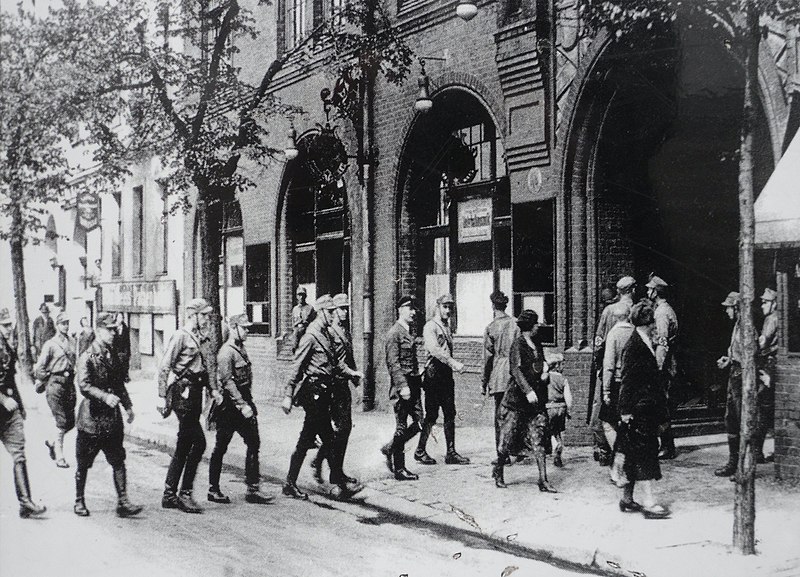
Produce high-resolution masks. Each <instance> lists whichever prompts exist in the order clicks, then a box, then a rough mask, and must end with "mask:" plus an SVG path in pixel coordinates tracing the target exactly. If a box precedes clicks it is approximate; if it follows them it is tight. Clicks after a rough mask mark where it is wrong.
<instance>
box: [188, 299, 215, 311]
mask: <svg viewBox="0 0 800 577" xmlns="http://www.w3.org/2000/svg"><path fill="white" fill-rule="evenodd" d="M212 310H214V309H213V308H212V306H211V305H210V304H208V301H207V300H206V299H204V298H196V299H192V300H190V301H189V302H188V304H187V305H186V312H187V313H188V312H192V313H198V314H208V313H210V312H211V311H212Z"/></svg>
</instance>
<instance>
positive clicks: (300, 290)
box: [294, 286, 308, 296]
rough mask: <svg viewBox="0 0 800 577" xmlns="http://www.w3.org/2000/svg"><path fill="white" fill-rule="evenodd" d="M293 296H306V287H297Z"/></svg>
mask: <svg viewBox="0 0 800 577" xmlns="http://www.w3.org/2000/svg"><path fill="white" fill-rule="evenodd" d="M294 294H296V295H306V296H307V295H308V291H306V287H302V286H299V287H297V290H296V291H295V293H294Z"/></svg>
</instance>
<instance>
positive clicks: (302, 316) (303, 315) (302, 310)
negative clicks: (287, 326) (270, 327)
mask: <svg viewBox="0 0 800 577" xmlns="http://www.w3.org/2000/svg"><path fill="white" fill-rule="evenodd" d="M313 311H314V307H312V306H311V305H310V304H308V303H306V304H304V305H294V307H293V308H292V327H293V328H295V329H296V328H297V327H298V325H301V324H304V325H307V324H308V317H310V316H311V313H312V312H313Z"/></svg>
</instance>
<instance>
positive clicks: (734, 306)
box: [714, 291, 744, 477]
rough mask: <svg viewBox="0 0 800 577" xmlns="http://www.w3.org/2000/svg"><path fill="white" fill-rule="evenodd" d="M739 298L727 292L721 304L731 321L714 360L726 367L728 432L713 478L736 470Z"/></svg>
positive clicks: (739, 407)
mask: <svg viewBox="0 0 800 577" xmlns="http://www.w3.org/2000/svg"><path fill="white" fill-rule="evenodd" d="M740 300H741V297H740V295H739V293H738V292H736V291H731V292H729V293H728V296H727V297H725V300H724V301H722V306H723V307H725V313H726V314H727V315H728V318H729V319H730V320H732V321H733V322H734V324H733V331H732V332H731V341H730V345H729V346H728V351H727V353H726V354H725V355H723V356H721V357H720V358H719V359H717V368H719V369H720V370H724V369H729V370H730V373H729V374H728V392H727V396H726V403H725V430H726V432H727V433H728V462H727V463H726V464H725V465H724V466H722V467H720V468H718V469H716V470H714V474H715V475H716V476H717V477H730V476H731V475H733V474H734V473H736V468H737V466H738V464H739V424H740V421H741V417H742V356H743V353H744V339H743V336H742V331H741V328H740V326H739V302H740Z"/></svg>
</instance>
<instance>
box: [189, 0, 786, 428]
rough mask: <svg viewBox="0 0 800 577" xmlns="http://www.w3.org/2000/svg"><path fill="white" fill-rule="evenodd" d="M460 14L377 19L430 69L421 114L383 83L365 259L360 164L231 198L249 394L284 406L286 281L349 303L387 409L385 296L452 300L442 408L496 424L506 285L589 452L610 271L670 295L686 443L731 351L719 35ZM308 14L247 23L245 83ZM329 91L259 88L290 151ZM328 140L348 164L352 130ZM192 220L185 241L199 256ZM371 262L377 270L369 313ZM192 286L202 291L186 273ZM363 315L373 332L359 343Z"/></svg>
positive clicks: (502, 11)
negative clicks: (492, 364)
mask: <svg viewBox="0 0 800 577" xmlns="http://www.w3.org/2000/svg"><path fill="white" fill-rule="evenodd" d="M455 4H456V3H454V2H446V1H436V0H434V1H431V2H399V3H397V4H390V5H389V6H388V9H389V11H390V14H391V16H392V18H394V20H395V22H396V24H397V25H398V27H399V28H400V29H401V30H402V32H403V34H404V35H405V38H406V40H407V42H408V43H409V45H410V46H411V48H412V49H413V50H414V52H415V54H416V55H417V56H418V57H429V61H428V62H427V65H426V68H427V73H428V76H429V78H430V87H431V98H432V100H433V109H432V110H431V111H430V112H428V113H427V114H425V115H422V114H420V113H417V112H415V110H414V106H413V105H414V101H415V98H416V96H417V87H416V83H415V82H414V81H413V80H414V79H413V75H415V74H416V73H417V72H418V67H417V65H416V64H415V68H414V72H413V73H412V78H411V79H409V81H407V82H406V83H405V84H403V85H402V86H400V87H395V86H392V85H388V84H386V83H385V82H382V81H379V82H378V83H377V86H376V90H375V100H374V111H375V136H374V139H375V141H374V144H375V146H376V148H377V150H378V151H379V156H378V163H377V166H376V167H373V170H372V175H373V176H374V191H375V193H374V197H373V198H371V199H370V206H371V228H372V231H373V234H372V238H371V239H369V240H370V241H371V243H370V244H369V245H368V246H369V247H370V249H371V250H370V251H368V252H365V251H364V250H361V249H362V246H364V245H365V242H364V241H365V239H364V235H363V231H364V223H363V222H362V215H363V211H362V207H363V204H362V201H363V199H362V189H361V186H360V185H359V182H358V179H357V178H356V170H355V167H351V168H350V169H349V170H348V171H347V172H346V173H345V174H344V176H343V177H342V178H341V179H340V180H339V181H338V182H336V183H334V184H333V185H332V186H331V187H329V188H328V190H327V192H325V195H326V196H325V198H321V197H319V196H314V195H315V194H317V195H319V192H313V191H312V190H311V189H313V186H310V185H309V183H308V180H307V179H308V174H307V171H305V170H304V169H303V168H302V162H303V159H302V156H301V157H300V158H298V159H297V160H292V161H288V162H286V163H283V162H274V163H273V164H272V165H270V166H269V167H267V168H266V169H258V171H257V172H254V173H253V174H252V177H253V180H254V181H255V182H256V183H257V185H256V186H255V187H254V188H252V189H251V190H248V191H245V192H243V193H240V194H239V195H238V207H239V209H240V211H241V225H240V228H239V229H238V230H237V231H234V232H235V233H236V234H239V235H241V238H242V239H243V240H242V250H241V254H242V262H241V264H238V261H237V264H236V265H235V266H241V270H242V277H241V278H240V279H239V280H240V281H241V285H240V286H241V288H242V296H241V304H243V305H244V307H245V309H246V311H247V313H248V314H249V315H250V316H251V318H253V320H254V321H256V323H257V324H256V327H257V328H256V333H257V334H256V335H254V337H252V339H251V341H250V342H249V347H250V349H251V351H252V357H253V361H254V364H255V367H256V374H260V375H263V377H262V378H261V379H256V380H257V381H259V382H260V385H259V384H258V383H257V386H260V387H261V389H260V393H261V394H262V396H273V395H278V394H280V391H281V387H282V384H283V382H284V375H285V372H286V370H287V369H288V363H289V361H290V354H289V351H288V350H287V348H288V347H286V346H284V343H285V342H286V338H285V337H286V335H287V333H288V332H289V331H290V329H291V322H290V314H291V307H292V304H293V302H292V299H293V295H294V291H295V288H296V286H297V285H301V284H302V285H304V286H306V287H307V288H308V289H309V294H310V296H313V295H314V294H321V292H339V291H341V290H345V291H347V292H349V294H350V295H351V301H352V312H351V325H352V332H353V335H354V343H355V349H356V358H357V359H361V358H362V352H363V351H364V350H365V345H364V338H362V335H364V334H365V333H366V338H367V339H371V342H370V343H368V344H369V345H371V348H372V351H373V352H372V356H371V361H372V362H373V364H374V387H375V403H376V405H377V407H378V408H381V409H385V408H386V407H387V406H388V399H387V396H388V395H387V391H388V375H387V373H386V368H385V365H384V362H383V335H384V334H385V333H386V331H387V330H388V328H389V327H390V326H391V324H392V322H393V321H394V319H395V310H394V303H395V302H396V299H397V298H398V296H399V295H400V294H402V293H405V292H412V293H415V294H417V296H418V297H419V298H420V300H421V301H423V302H425V303H426V309H428V310H426V313H429V312H430V311H429V309H430V304H431V301H432V299H435V296H436V295H437V294H438V293H441V292H445V291H447V292H452V293H453V294H454V297H455V299H456V302H457V305H458V311H457V313H458V318H457V319H456V330H455V334H456V338H455V355H456V356H457V357H458V358H460V359H461V360H463V361H464V362H465V364H466V365H467V371H466V373H465V374H464V375H462V376H460V377H458V378H457V389H458V391H457V406H458V408H459V412H460V414H461V417H462V419H463V421H466V422H478V421H480V422H489V421H490V420H491V418H492V416H491V414H492V412H491V410H490V409H487V408H486V407H485V405H484V403H483V399H482V397H481V396H480V372H481V363H482V359H481V351H482V338H481V334H482V329H481V328H480V327H481V326H482V324H483V323H484V322H485V321H487V320H488V319H490V318H491V310H490V305H489V301H488V295H489V293H490V292H491V290H492V289H493V288H501V289H503V290H505V291H506V292H507V293H509V294H512V295H513V299H512V306H513V313H514V314H518V313H519V312H520V310H521V309H522V308H523V307H524V308H535V309H538V310H539V312H540V316H541V317H542V319H543V323H544V324H545V325H546V340H547V344H548V347H549V348H552V349H554V350H558V351H563V352H564V353H565V356H566V369H565V372H566V373H567V376H568V377H569V378H570V382H571V383H572V385H573V390H574V392H575V398H576V406H575V408H574V410H573V419H572V421H571V425H570V427H569V428H568V439H569V440H570V441H572V442H576V441H578V442H579V441H584V440H587V439H588V435H587V431H586V428H585V427H584V426H583V422H584V419H585V412H586V404H587V403H586V396H587V388H588V381H589V379H588V375H589V372H590V371H589V367H590V361H591V353H592V350H591V343H592V341H593V335H594V325H595V319H596V318H597V316H598V315H599V313H600V304H599V299H598V296H599V292H600V290H601V289H602V287H603V286H605V285H607V284H609V283H613V282H614V281H615V280H616V279H617V278H618V277H620V276H622V275H624V274H633V275H634V276H636V277H637V278H638V279H646V278H647V275H648V273H651V272H656V273H657V274H659V275H660V276H663V277H664V278H666V279H667V280H668V282H670V284H671V285H674V289H675V290H674V292H673V295H672V296H671V301H672V302H673V306H674V307H675V308H676V310H677V312H678V315H679V317H680V318H681V319H683V320H684V323H683V327H685V329H682V338H683V347H682V352H681V357H680V360H681V362H682V364H683V366H684V368H685V369H684V371H683V373H682V374H683V375H684V376H683V380H682V387H683V389H682V392H681V394H682V397H683V399H682V400H683V401H684V403H683V404H684V407H683V409H682V413H681V415H680V420H681V421H682V422H683V423H684V425H685V428H686V429H687V430H695V431H697V430H702V429H703V428H704V427H705V428H709V427H711V428H713V426H714V423H715V422H718V419H719V416H720V415H721V412H722V408H723V407H722V405H723V401H724V383H725V376H724V375H721V374H719V373H718V372H716V371H715V369H714V368H713V360H714V359H716V358H717V357H718V356H719V355H720V354H721V352H722V351H723V350H724V349H725V346H726V343H725V341H726V339H727V338H728V337H729V335H730V332H729V331H730V327H729V326H727V325H726V322H725V319H724V315H723V314H722V312H723V311H722V310H721V307H720V306H719V302H720V301H721V300H722V298H724V295H725V294H726V293H727V292H728V291H729V290H732V289H733V288H735V286H736V278H737V277H736V275H737V269H736V266H737V265H736V262H737V260H736V250H737V232H738V221H737V219H736V211H737V204H736V203H737V201H736V163H735V161H734V162H731V159H732V158H734V157H733V156H732V152H733V151H734V150H735V149H736V147H737V146H738V140H737V139H738V130H739V124H738V120H737V118H739V116H738V115H739V114H740V110H741V106H740V102H741V87H742V86H743V71H742V68H741V65H740V64H739V62H738V61H737V56H736V54H732V53H730V51H728V50H727V49H726V48H725V46H726V44H725V42H724V40H725V39H724V38H712V37H700V36H698V34H696V33H695V32H692V27H691V26H688V25H687V24H686V23H684V22H679V23H678V24H676V25H675V28H674V29H673V30H671V31H667V32H665V33H664V34H662V35H660V36H657V37H653V38H638V39H634V40H632V41H631V43H630V44H623V43H618V42H614V41H612V39H610V38H607V37H605V36H603V35H602V34H600V35H598V36H597V37H596V38H583V37H581V36H580V35H578V34H576V27H575V23H576V18H577V14H574V13H571V12H570V10H571V9H563V10H560V11H557V10H556V8H555V4H554V3H553V2H549V1H546V0H540V1H537V2H533V3H529V4H524V5H523V7H520V6H519V3H515V2H513V1H512V0H505V1H500V2H479V12H478V15H477V16H476V17H475V18H474V19H473V20H471V21H469V22H463V21H461V20H460V19H459V18H457V17H456V15H455ZM300 6H305V8H302V10H306V12H303V13H302V14H301V13H300V12H298V11H299V10H301V8H299V7H300ZM303 14H306V15H305V16H303ZM319 14H324V10H322V9H321V8H319V7H317V4H316V3H314V2H311V1H310V0H309V1H307V2H303V0H287V2H278V3H276V4H275V5H272V6H267V7H264V8H263V10H261V9H260V12H259V19H261V20H260V21H261V22H267V24H265V25H263V26H261V28H262V29H263V30H265V31H266V33H265V36H264V37H262V38H260V39H259V43H258V46H252V47H245V48H243V54H245V56H246V55H247V54H248V53H251V54H252V55H253V58H247V57H243V58H242V61H243V62H247V65H246V70H245V73H254V72H257V70H258V68H259V66H258V63H260V65H261V67H262V69H263V68H266V66H268V65H269V62H271V61H272V59H273V58H274V57H275V55H276V54H277V53H279V52H281V51H283V50H285V49H286V48H287V46H291V43H292V41H293V40H292V39H293V38H294V37H295V35H296V34H297V33H298V30H299V31H300V32H301V33H302V30H304V29H305V30H308V29H309V28H308V27H307V24H308V22H310V21H311V19H312V17H316V16H314V15H319ZM270 21H271V22H275V23H276V25H277V26H276V28H275V29H270V27H269V22H270ZM304 26H305V28H304ZM273 31H274V32H275V34H274V37H273V36H271V32H273ZM791 41H792V40H791V39H790V38H788V37H787V36H786V35H785V34H783V32H782V31H781V30H778V31H777V32H776V33H775V34H774V35H772V36H770V39H769V41H768V42H766V43H765V46H766V47H767V50H764V51H763V52H762V57H761V61H762V62H761V64H762V66H761V77H762V85H761V104H762V106H761V107H760V110H759V122H758V127H759V128H758V131H757V139H758V142H759V149H760V151H761V154H760V156H759V158H758V159H757V175H756V177H757V180H759V179H760V180H759V182H760V183H761V184H763V182H764V181H765V180H766V175H768V174H769V172H770V171H771V170H772V167H773V166H774V163H775V159H776V158H778V157H779V156H780V142H781V141H782V139H783V138H784V133H785V131H786V122H787V118H788V114H789V111H788V93H789V89H788V88H787V82H788V81H787V70H788V69H789V68H790V64H791V65H792V66H793V65H794V64H793V61H791V62H789V61H788V60H787V59H791V58H793V56H791V54H790V53H791V51H786V50H782V49H781V46H782V45H781V42H783V43H784V45H785V44H787V43H789V42H791ZM652 54H659V55H663V58H661V57H660V58H652V57H650V56H648V55H652ZM773 55H778V56H773ZM430 57H435V58H436V60H434V59H433V58H430ZM438 59H442V60H438ZM334 81H335V76H334V75H333V74H332V73H331V72H329V71H326V70H324V68H323V66H322V63H321V61H316V60H314V59H313V58H312V59H311V61H310V62H308V61H307V62H304V64H303V66H297V65H292V64H291V63H290V64H289V65H288V66H286V67H285V68H284V70H282V71H281V73H280V74H279V75H278V76H277V77H276V79H275V81H274V82H273V85H272V90H273V91H274V93H275V94H276V95H277V96H278V97H279V98H280V99H281V100H282V101H284V102H287V103H291V104H295V105H298V106H300V107H302V109H303V110H304V114H302V115H299V116H297V117H296V118H294V120H293V124H294V127H295V128H296V130H297V133H298V139H299V141H300V142H302V141H303V139H304V138H305V139H307V138H310V137H312V136H313V135H314V134H315V133H317V132H318V131H319V127H318V126H317V125H318V124H324V122H325V117H324V114H323V111H322V105H321V103H320V100H319V97H318V95H319V93H320V90H321V89H322V88H326V87H328V88H329V87H331V86H332V84H333V82H334ZM332 123H333V124H336V125H338V129H337V134H338V135H339V136H340V137H341V139H342V141H343V142H344V144H345V146H346V148H347V149H348V151H350V153H351V154H352V151H354V150H355V148H356V142H355V134H354V131H353V128H352V126H350V124H349V122H348V121H346V120H335V121H333V122H332ZM288 129H289V122H288V120H287V121H286V122H281V121H280V119H277V120H275V123H274V128H273V130H272V134H273V138H274V142H273V144H274V146H275V147H276V148H283V147H284V146H285V140H284V136H283V135H284V134H285V133H286V131H287V130H288ZM452 137H455V138H456V139H457V140H458V141H460V142H461V143H465V144H466V145H467V146H468V147H469V149H470V150H471V151H472V152H473V155H474V158H475V159H476V161H475V166H474V171H470V174H466V175H461V177H460V178H452V174H450V172H448V171H449V168H448V166H449V165H447V162H448V159H452V158H454V156H453V155H456V154H457V152H458V148H459V146H458V143H455V144H454V141H453V140H452ZM709 143H712V144H711V145H709ZM253 170H254V171H255V169H253ZM442 175H445V178H442ZM443 182H444V184H442V183H443ZM191 222H192V219H191V218H187V227H186V243H187V244H186V246H192V244H193V243H194V242H195V241H194V236H195V234H194V233H195V227H194V226H193V225H192V224H191ZM195 226H196V225H195ZM365 258H368V259H371V261H372V264H373V270H374V272H373V277H374V294H373V295H366V296H371V297H372V299H371V300H369V299H368V300H367V301H366V302H368V303H371V309H370V310H369V311H367V314H365V311H364V306H363V303H364V302H365V300H364V297H365V295H364V294H363V290H362V289H363V287H364V282H363V281H364V279H363V271H364V270H365V267H364V264H365V263H364V259H365ZM232 266H233V265H232ZM225 267H226V270H228V265H227V264H226V265H225ZM186 270H187V281H186V282H187V287H189V286H193V287H195V289H194V290H195V292H197V289H196V287H197V283H196V278H195V277H196V274H195V273H194V270H195V267H194V266H193V265H192V264H191V263H190V264H188V265H187V268H186ZM237 274H238V273H237ZM187 292H188V288H187ZM231 302H234V303H239V301H231ZM237 306H238V305H237ZM229 308H230V307H229ZM224 312H226V313H228V314H232V313H234V312H238V311H236V310H232V309H231V310H226V311H224ZM365 317H366V318H365ZM370 319H371V320H372V330H371V331H370V330H365V329H368V328H369V326H368V325H369V324H370V323H369V320H370ZM366 350H370V346H367V347H366ZM487 404H488V403H487Z"/></svg>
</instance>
